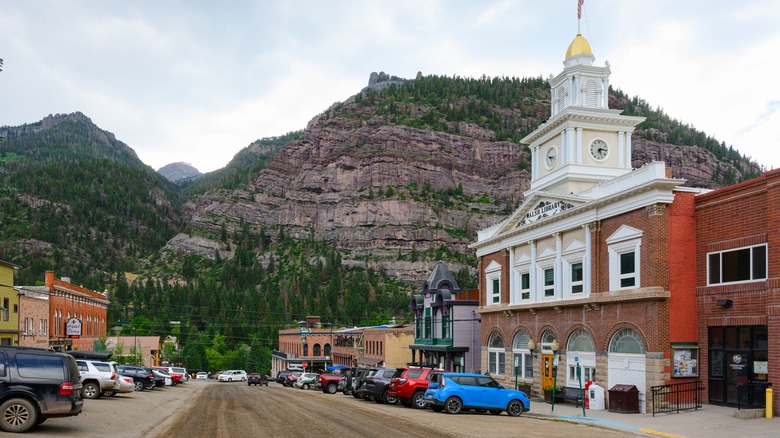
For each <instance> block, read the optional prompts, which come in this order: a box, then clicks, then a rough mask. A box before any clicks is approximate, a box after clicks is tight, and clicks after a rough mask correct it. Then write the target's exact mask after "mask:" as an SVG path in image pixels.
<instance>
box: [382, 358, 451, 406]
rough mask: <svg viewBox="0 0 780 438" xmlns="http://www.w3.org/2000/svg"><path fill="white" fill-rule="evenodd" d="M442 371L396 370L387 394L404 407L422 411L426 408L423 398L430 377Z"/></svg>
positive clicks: (412, 368)
mask: <svg viewBox="0 0 780 438" xmlns="http://www.w3.org/2000/svg"><path fill="white" fill-rule="evenodd" d="M443 371H444V370H441V369H438V368H433V367H417V366H411V367H407V368H398V371H397V372H396V374H395V377H393V378H392V379H391V380H390V387H389V388H388V390H387V394H388V395H390V396H392V397H395V398H397V399H398V400H399V401H400V402H401V403H402V404H403V405H404V406H411V407H413V408H417V409H424V408H426V407H427V406H428V405H427V404H426V403H425V401H424V396H425V390H426V389H428V383H430V381H431V376H432V375H433V374H434V373H436V372H443Z"/></svg>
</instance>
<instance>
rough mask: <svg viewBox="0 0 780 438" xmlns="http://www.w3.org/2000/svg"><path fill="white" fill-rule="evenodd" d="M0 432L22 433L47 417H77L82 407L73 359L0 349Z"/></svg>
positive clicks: (31, 350) (35, 350)
mask: <svg viewBox="0 0 780 438" xmlns="http://www.w3.org/2000/svg"><path fill="white" fill-rule="evenodd" d="M0 364H3V368H4V369H3V373H1V374H0V400H1V401H2V402H1V403H0V429H2V430H3V431H4V432H25V431H27V430H29V429H31V428H33V427H34V426H35V425H36V424H40V423H43V422H44V421H46V419H48V418H55V417H69V416H73V415H79V414H80V413H81V409H82V407H83V406H84V400H83V399H82V398H81V376H80V373H79V369H78V366H77V365H76V359H75V358H73V356H69V355H67V354H63V353H55V352H53V351H49V350H44V349H42V348H28V347H16V346H7V345H3V346H0Z"/></svg>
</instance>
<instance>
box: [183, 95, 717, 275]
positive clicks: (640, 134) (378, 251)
mask: <svg viewBox="0 0 780 438" xmlns="http://www.w3.org/2000/svg"><path fill="white" fill-rule="evenodd" d="M541 102H542V103H541V104H542V105H543V104H545V103H546V102H545V101H541ZM339 106H340V105H334V107H332V108H331V109H329V110H328V111H329V112H330V111H336V110H335V108H337V107H339ZM404 110H408V112H409V113H410V114H414V113H415V112H417V113H419V114H425V113H426V111H427V109H426V108H425V107H423V106H419V107H416V108H411V109H409V108H404ZM339 111H340V112H339V113H338V114H336V115H335V116H331V117H330V118H326V117H325V116H323V117H318V118H315V119H314V120H313V121H312V122H311V124H310V126H309V128H308V129H307V130H306V131H305V132H304V134H303V135H302V137H301V138H299V139H297V140H295V141H292V142H291V143H289V144H287V145H286V146H284V147H283V148H282V149H281V150H280V151H279V152H278V153H277V155H275V156H274V158H273V159H272V161H271V162H270V164H269V165H268V167H267V168H266V169H264V170H263V171H262V173H261V174H260V176H259V177H258V178H256V179H255V180H253V181H251V183H249V184H248V185H247V187H246V188H242V189H241V190H235V191H221V192H212V193H209V194H207V195H204V196H200V197H198V198H196V199H193V200H191V201H190V202H189V203H188V204H187V205H186V208H187V211H188V212H189V214H190V216H191V220H190V226H189V228H190V230H191V231H192V234H187V235H185V234H182V235H179V236H177V238H176V239H174V240H172V241H171V242H169V244H168V246H169V248H170V249H173V250H184V249H186V250H187V251H193V250H197V249H198V248H201V249H203V251H201V252H202V253H203V254H202V255H203V256H204V257H213V256H214V253H215V250H218V251H219V252H220V256H221V257H223V258H224V257H225V256H229V254H228V252H226V245H223V244H221V243H219V242H217V241H216V240H214V242H217V245H216V246H215V245H213V244H210V243H208V242H204V241H203V236H216V235H217V233H218V232H219V230H220V229H221V227H222V226H223V224H225V226H226V228H227V229H228V230H232V229H233V228H235V227H236V226H238V224H239V223H241V222H243V223H246V224H249V225H250V226H253V227H255V228H259V227H271V226H274V225H280V226H282V227H283V228H284V230H285V233H286V234H287V235H289V236H292V237H294V238H297V239H306V238H314V239H322V240H325V241H328V242H330V243H332V244H333V245H335V246H336V247H338V248H339V249H341V250H343V251H345V252H346V253H348V254H351V257H349V256H346V257H345V263H347V264H359V265H366V264H367V265H370V266H371V267H374V268H378V269H382V270H383V271H385V272H386V273H388V274H391V275H393V276H395V277H397V278H400V279H404V280H410V281H418V280H419V279H420V278H422V277H424V275H426V272H429V270H430V268H431V266H432V263H433V261H434V260H436V259H439V258H443V259H445V260H448V261H449V263H450V267H451V270H452V271H453V272H456V271H457V270H458V269H460V267H462V266H467V267H469V268H470V269H472V271H473V270H474V269H475V268H476V266H474V264H473V251H472V250H471V249H469V248H468V245H469V243H471V242H473V240H474V234H475V231H476V230H479V229H481V228H484V227H486V226H489V225H492V224H494V223H496V222H498V221H500V220H502V219H503V218H505V217H506V215H507V214H509V213H510V212H511V211H513V210H514V209H515V208H516V207H517V206H518V205H519V203H520V202H521V201H522V193H523V192H524V191H526V190H527V189H528V188H529V184H530V172H529V169H530V166H529V164H528V163H529V162H530V157H529V151H528V150H527V148H526V147H525V146H521V145H519V144H516V143H514V142H508V141H495V140H494V139H495V138H496V132H494V131H492V130H489V129H485V128H484V127H481V126H476V125H474V124H469V123H463V122H447V123H450V125H452V124H458V126H457V132H458V135H455V134H449V133H445V132H439V131H434V130H428V129H418V128H414V127H411V126H407V125H400V124H393V123H389V122H388V119H387V117H386V116H382V115H378V111H377V110H376V108H375V107H371V106H366V105H359V104H356V103H355V99H353V98H351V99H350V100H348V101H347V102H346V103H345V104H343V105H341V109H340V110H339ZM501 111H504V112H511V111H513V110H512V109H501ZM537 112H538V113H540V117H539V120H536V119H534V118H527V119H524V120H523V123H524V124H527V125H528V126H537V125H538V124H539V123H541V122H542V118H541V115H542V114H544V113H543V112H542V111H537ZM546 114H549V113H546ZM546 114H544V116H546ZM510 115H511V114H510ZM664 140H665V138H664V134H663V133H661V132H657V131H654V130H647V131H642V130H639V131H637V132H635V134H634V139H633V145H634V147H633V158H634V163H633V164H634V167H640V166H641V165H643V164H644V163H647V162H650V161H653V160H663V161H666V162H667V164H669V165H670V166H671V167H672V168H673V175H674V176H675V177H679V178H685V179H687V180H689V185H694V186H700V187H714V186H717V185H718V184H717V183H716V182H714V180H713V176H714V175H716V174H717V173H718V172H720V171H723V168H725V167H728V165H727V164H724V163H722V162H720V161H719V160H718V159H717V158H716V157H715V156H714V155H713V154H712V153H711V152H709V151H707V150H705V149H703V148H699V147H695V146H694V147H691V146H675V145H670V144H667V143H664ZM722 167H723V168H722ZM719 169H720V170H719ZM194 235H199V236H200V237H197V238H195V237H192V236H194ZM190 239H191V240H193V241H192V242H189V241H188V240H190ZM195 252H198V251H195ZM409 254H419V255H420V257H419V260H418V259H416V257H414V256H412V257H409ZM402 255H403V256H402ZM421 276H422V277H421Z"/></svg>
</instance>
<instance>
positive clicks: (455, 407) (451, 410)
mask: <svg viewBox="0 0 780 438" xmlns="http://www.w3.org/2000/svg"><path fill="white" fill-rule="evenodd" d="M444 408H445V409H447V413H448V414H457V413H458V412H460V410H461V409H463V402H462V401H461V400H460V399H459V398H458V397H454V396H453V397H450V398H448V399H447V401H446V402H444Z"/></svg>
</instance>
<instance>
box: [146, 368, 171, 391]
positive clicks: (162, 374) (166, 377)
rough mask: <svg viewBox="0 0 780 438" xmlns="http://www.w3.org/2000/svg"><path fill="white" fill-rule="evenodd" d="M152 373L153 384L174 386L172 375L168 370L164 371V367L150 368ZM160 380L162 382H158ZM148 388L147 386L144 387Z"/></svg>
mask: <svg viewBox="0 0 780 438" xmlns="http://www.w3.org/2000/svg"><path fill="white" fill-rule="evenodd" d="M152 373H154V377H155V379H154V381H155V386H175V385H176V382H175V381H174V380H173V377H171V375H170V374H168V371H165V370H164V369H160V368H152ZM160 382H162V384H160ZM146 389H149V388H146Z"/></svg>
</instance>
